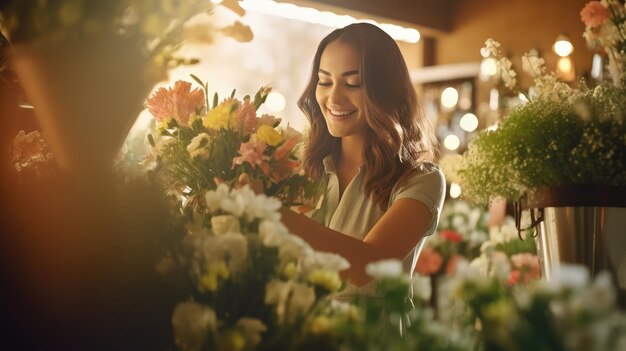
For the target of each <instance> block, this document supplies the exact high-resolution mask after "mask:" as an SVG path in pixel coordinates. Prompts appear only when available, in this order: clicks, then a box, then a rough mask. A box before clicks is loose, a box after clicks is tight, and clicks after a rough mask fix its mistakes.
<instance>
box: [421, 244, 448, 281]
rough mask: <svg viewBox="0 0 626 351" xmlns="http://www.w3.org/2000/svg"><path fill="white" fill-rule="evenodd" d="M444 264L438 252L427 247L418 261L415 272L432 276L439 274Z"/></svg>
mask: <svg viewBox="0 0 626 351" xmlns="http://www.w3.org/2000/svg"><path fill="white" fill-rule="evenodd" d="M442 263H443V257H441V255H440V254H439V253H438V252H437V251H435V250H433V249H431V248H430V247H425V248H424V249H422V252H421V253H420V257H419V259H418V260H417V264H416V265H415V271H416V272H418V273H419V274H421V275H431V274H434V273H437V272H439V269H440V268H441V264H442Z"/></svg>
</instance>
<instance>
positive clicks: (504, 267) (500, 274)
mask: <svg viewBox="0 0 626 351" xmlns="http://www.w3.org/2000/svg"><path fill="white" fill-rule="evenodd" d="M491 262H492V266H491V272H490V273H491V274H492V275H493V276H495V277H496V278H497V279H499V280H501V281H504V282H505V281H506V280H507V279H508V278H509V274H510V273H511V264H510V263H509V257H508V256H507V255H506V254H505V253H503V252H500V251H496V252H494V254H493V256H492V257H491Z"/></svg>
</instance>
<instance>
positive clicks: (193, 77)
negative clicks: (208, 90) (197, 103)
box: [189, 74, 206, 88]
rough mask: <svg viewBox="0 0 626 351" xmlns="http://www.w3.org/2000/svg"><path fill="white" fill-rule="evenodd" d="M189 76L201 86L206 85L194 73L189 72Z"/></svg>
mask: <svg viewBox="0 0 626 351" xmlns="http://www.w3.org/2000/svg"><path fill="white" fill-rule="evenodd" d="M189 76H191V79H193V80H195V81H196V83H198V84H200V86H201V87H202V88H205V86H206V85H205V83H204V82H203V81H202V80H200V78H198V77H197V76H196V75H195V74H189Z"/></svg>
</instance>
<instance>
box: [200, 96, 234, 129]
mask: <svg viewBox="0 0 626 351" xmlns="http://www.w3.org/2000/svg"><path fill="white" fill-rule="evenodd" d="M234 104H235V101H234V100H229V101H224V102H223V103H221V104H219V105H217V106H215V108H212V109H211V110H210V111H209V113H207V115H206V116H205V117H204V118H203V119H202V125H204V126H205V127H207V128H209V129H229V128H230V124H231V123H230V118H231V115H232V113H233V110H234V107H235V106H234Z"/></svg>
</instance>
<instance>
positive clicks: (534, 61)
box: [522, 53, 546, 77]
mask: <svg viewBox="0 0 626 351" xmlns="http://www.w3.org/2000/svg"><path fill="white" fill-rule="evenodd" d="M545 64H546V62H545V60H544V59H543V58H541V57H539V56H537V55H536V54H535V55H531V54H528V53H526V54H524V55H523V56H522V69H523V70H524V71H526V72H529V73H531V74H532V75H533V76H535V77H536V76H540V75H542V74H544V73H545V70H546V68H545Z"/></svg>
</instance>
